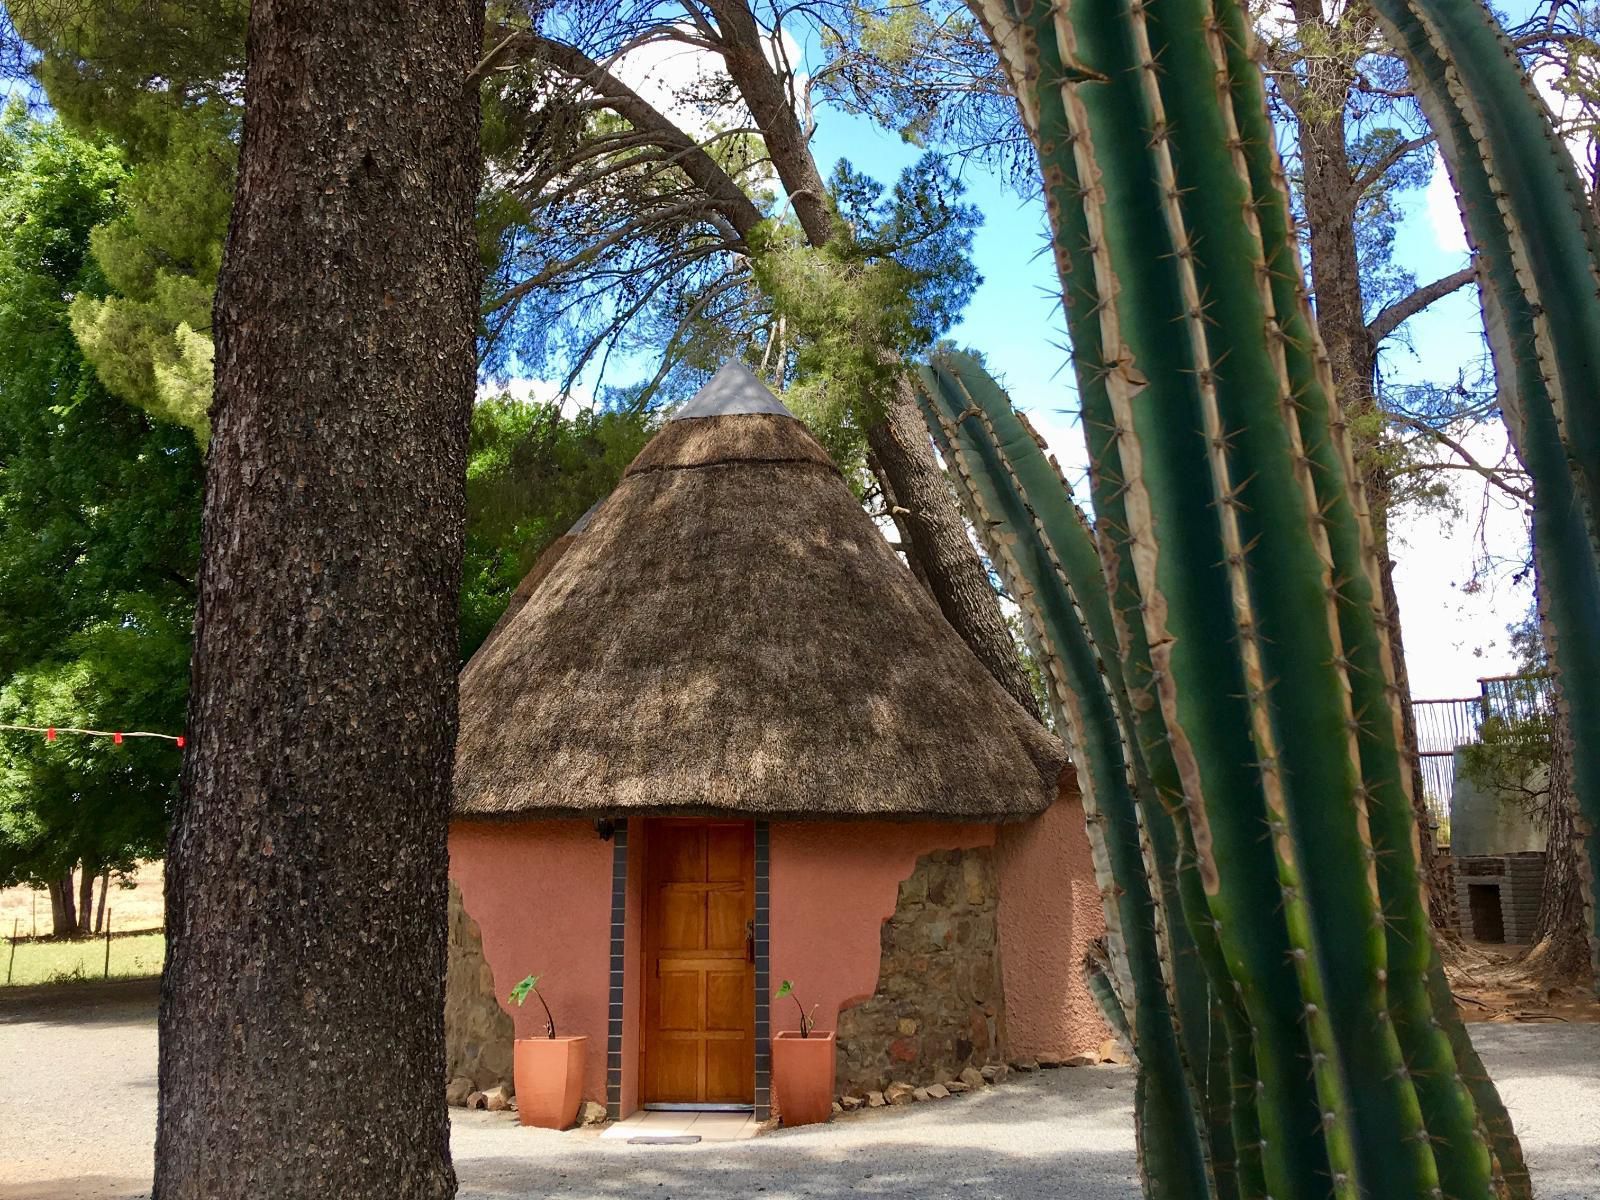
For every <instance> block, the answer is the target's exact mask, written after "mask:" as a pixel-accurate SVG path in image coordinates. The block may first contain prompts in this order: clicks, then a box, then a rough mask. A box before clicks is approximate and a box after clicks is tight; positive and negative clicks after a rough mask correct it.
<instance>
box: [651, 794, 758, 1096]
mask: <svg viewBox="0 0 1600 1200" xmlns="http://www.w3.org/2000/svg"><path fill="white" fill-rule="evenodd" d="M754 915H755V827H754V825H753V824H751V823H749V822H729V821H717V822H713V821H680V820H659V821H651V822H649V823H648V824H647V825H646V827H645V912H644V927H645V946H644V950H645V964H644V965H645V1029H644V1071H643V1080H644V1099H645V1102H646V1103H650V1102H664V1103H703V1104H717V1103H742V1104H748V1103H749V1102H750V1101H751V1099H752V1098H753V1092H752V1089H753V1087H754V1083H755V1078H754V1077H755V967H754V964H753V963H751V962H750V961H749V960H748V957H747V953H748V946H749V942H748V931H749V929H750V927H751V921H752V920H753V918H754Z"/></svg>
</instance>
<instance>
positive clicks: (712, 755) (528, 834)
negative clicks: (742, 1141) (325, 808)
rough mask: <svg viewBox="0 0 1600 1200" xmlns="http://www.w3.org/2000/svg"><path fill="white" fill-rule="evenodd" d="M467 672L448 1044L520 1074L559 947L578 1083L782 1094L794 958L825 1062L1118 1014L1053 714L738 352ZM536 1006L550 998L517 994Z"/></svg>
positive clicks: (654, 1099) (930, 1054)
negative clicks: (530, 982) (533, 984)
mask: <svg viewBox="0 0 1600 1200" xmlns="http://www.w3.org/2000/svg"><path fill="white" fill-rule="evenodd" d="M530 581H531V582H529V583H528V584H526V585H525V586H524V587H523V588H520V589H519V592H518V597H517V603H516V605H515V606H514V608H513V609H512V610H510V611H508V613H507V616H506V618H505V619H504V620H503V621H502V622H501V623H500V625H498V626H496V629H495V631H494V633H493V634H492V635H491V637H490V638H489V640H488V641H487V642H485V644H484V646H483V647H482V649H481V650H479V652H478V653H477V654H476V655H475V656H474V657H473V659H472V661H471V662H470V663H469V664H468V665H467V667H466V669H465V670H464V671H463V673H462V676H461V685H460V686H461V732H460V738H459V741H458V743H457V749H456V769H455V804H454V819H453V821H452V826H451V834H450V861H451V866H450V873H451V883H452V886H451V902H452V909H453V911H452V923H451V961H450V974H449V987H448V991H449V1000H448V1007H447V1032H448V1043H449V1044H448V1051H449V1059H450V1062H449V1071H450V1075H451V1077H452V1079H453V1080H454V1084H453V1088H454V1090H455V1091H456V1092H457V1093H459V1092H461V1091H462V1090H464V1089H465V1087H466V1086H467V1085H468V1084H470V1085H471V1086H473V1087H478V1088H482V1087H488V1086H492V1085H493V1084H495V1083H505V1082H508V1080H509V1074H510V1038H511V1036H512V1031H513V1027H514V1028H515V1031H516V1033H517V1035H518V1036H531V1035H533V1034H535V1033H536V1032H537V1031H538V1028H539V1027H542V1016H536V1014H535V1013H534V1012H532V1011H523V1010H519V1009H510V1008H508V1007H506V1006H505V1005H504V1003H503V1001H504V999H505V996H506V994H507V992H508V991H509V990H510V988H511V986H512V984H514V983H515V982H516V981H517V980H519V979H521V978H522V977H523V976H524V975H527V974H530V973H534V974H539V975H541V976H542V982H541V985H540V986H541V991H542V992H543V994H544V995H545V997H546V998H547V999H548V1001H549V1003H550V1006H551V1008H552V1010H553V1011H554V1014H555V1018H556V1021H557V1024H558V1028H559V1031H560V1032H562V1033H583V1034H587V1035H588V1037H589V1039H590V1041H589V1046H590V1053H589V1072H588V1079H587V1081H586V1084H585V1096H586V1098H587V1099H589V1100H593V1101H596V1102H598V1103H601V1104H604V1105H605V1106H606V1107H607V1110H608V1112H609V1114H610V1115H611V1116H613V1117H618V1116H625V1115H627V1114H629V1113H631V1112H632V1111H634V1110H635V1109H637V1108H639V1107H641V1106H649V1105H653V1104H660V1105H672V1106H682V1105H706V1106H713V1107H717V1108H726V1107H728V1106H745V1107H749V1108H750V1109H752V1110H753V1111H754V1112H755V1113H756V1114H757V1116H758V1117H763V1118H764V1117H765V1116H766V1110H767V1106H768V1060H769V1052H768V1047H769V1043H770V1038H771V1036H772V1035H773V1034H774V1033H775V1032H777V1031H778V1030H780V1029H785V1028H792V1027H793V1023H794V1022H793V1017H794V1016H795V1012H794V1008H793V1002H792V1001H788V1000H785V1001H783V1002H782V1004H783V1006H787V1007H783V1006H779V1005H777V1004H775V1003H774V1002H773V1000H772V995H773V992H774V991H775V990H776V988H777V986H778V984H779V982H780V981H782V980H792V981H793V984H794V989H795V992H796V994H797V995H798V996H799V997H800V998H801V999H802V1000H803V1001H804V1003H805V1004H806V1006H807V1007H808V1008H809V1007H810V1006H812V1005H815V1006H816V1018H817V1022H818V1027H819V1028H821V1029H833V1030H836V1031H837V1034H838V1051H837V1053H838V1067H839V1073H838V1078H839V1085H840V1089H841V1091H842V1092H843V1093H844V1094H847V1095H862V1094H864V1093H866V1092H868V1091H870V1090H881V1089H883V1088H884V1087H885V1086H887V1085H888V1084H890V1083H891V1082H896V1081H899V1082H905V1083H910V1084H913V1085H923V1084H931V1083H936V1082H943V1081H945V1080H949V1079H952V1078H955V1077H957V1076H959V1075H960V1073H961V1072H962V1071H963V1070H964V1069H966V1068H969V1067H975V1068H981V1067H982V1066H983V1065H985V1064H987V1063H990V1062H998V1061H1002V1060H1004V1059H1005V1058H1006V1057H1008V1056H1009V1057H1011V1058H1021V1057H1032V1058H1039V1059H1041V1060H1044V1061H1049V1060H1050V1059H1052V1058H1053V1059H1056V1060H1058V1061H1059V1060H1062V1059H1065V1058H1066V1057H1068V1056H1070V1055H1072V1054H1074V1053H1078V1052H1081V1051H1083V1050H1085V1049H1087V1048H1091V1047H1093V1046H1095V1045H1096V1044H1098V1042H1099V1040H1100V1038H1101V1037H1102V1036H1103V1031H1102V1027H1101V1025H1100V1023H1099V1019H1098V1017H1097V1016H1096V1015H1095V1013H1094V1010H1093V1006H1092V1003H1091V1002H1090V1001H1089V999H1088V997H1087V995H1086V993H1085V991H1084V988H1083V985H1082V983H1081V980H1080V972H1079V964H1080V962H1081V960H1082V955H1083V951H1084V948H1085V947H1086V946H1087V945H1088V943H1089V942H1090V941H1091V940H1092V939H1093V938H1094V937H1096V936H1097V935H1098V934H1099V933H1100V932H1101V928H1102V926H1101V917H1100V906H1099V898H1098V895H1097V894H1096V892H1095V888H1094V884H1093V881H1092V871H1091V866H1090V859H1089V849H1088V844H1087V840H1086V837H1085V834H1084V827H1083V813H1082V808H1081V805H1080V802H1079V799H1078V796H1077V792H1076V789H1075V786H1074V783H1073V775H1072V771H1071V768H1070V767H1069V766H1068V765H1067V761H1066V756H1065V753H1064V751H1063V749H1062V747H1061V744H1060V743H1059V742H1057V741H1056V740H1055V738H1053V737H1052V736H1051V735H1050V734H1049V733H1048V732H1046V731H1045V730H1044V729H1043V728H1042V727H1040V726H1039V725H1038V724H1037V723H1036V722H1035V721H1034V720H1033V719H1032V718H1031V717H1029V715H1028V714H1027V713H1026V712H1024V711H1023V709H1022V708H1021V707H1020V706H1019V705H1018V704H1017V703H1016V702H1015V701H1014V700H1013V699H1012V698H1011V697H1010V696H1009V695H1007V694H1006V692H1005V691H1004V690H1003V689H1002V688H1001V687H1000V686H999V685H998V684H997V683H996V682H995V681H994V680H993V679H992V678H991V677H990V676H989V675H988V673H987V672H986V671H985V669H984V668H983V666H982V665H981V664H980V663H979V661H978V660H977V658H976V657H974V655H973V654H972V653H971V651H970V650H968V648H967V646H966V645H965V643H964V642H962V640H961V639H960V638H959V637H958V636H957V635H956V633H955V632H954V631H953V630H952V629H951V628H950V626H949V625H948V624H947V623H946V622H945V620H944V619H943V617H942V616H941V615H940V613H939V611H938V608H937V607H936V606H935V604H934V603H933V601H932V599H931V598H930V597H929V596H928V595H927V593H926V592H925V591H924V589H923V588H922V586H921V585H920V584H919V583H918V582H917V580H916V579H915V577H914V576H913V575H912V573H911V572H910V571H909V570H907V568H906V567H905V565H904V564H903V563H902V562H901V560H900V559H899V557H898V556H897V555H896V554H895V552H894V551H893V550H892V549H891V548H890V546H889V544H888V543H887V542H886V541H885V539H884V538H883V536H882V534H881V533H880V532H879V530H878V529H877V527H876V526H875V525H874V524H873V523H872V521H871V520H870V519H869V518H868V517H867V516H866V514H865V513H864V512H863V511H862V509H861V507H860V505H859V504H858V502H857V501H856V498H855V497H854V495H852V493H851V491H850V489H849V488H848V487H847V486H846V484H845V481H844V479H843V477H842V476H841V475H840V473H839V471H838V469H837V468H836V467H835V466H834V464H833V462H832V461H831V460H830V459H829V457H828V455H827V453H826V452H825V451H824V450H823V449H822V447H821V446H820V445H819V444H818V443H817V442H816V440H815V439H814V438H812V436H811V435H810V434H809V433H808V432H807V430H806V429H805V427H804V426H803V425H802V424H801V423H800V422H799V421H798V420H796V419H795V418H794V416H793V415H791V414H790V413H789V412H788V410H787V409H785V408H784V406H783V405H782V404H781V403H780V402H779V401H778V400H777V399H776V398H775V397H774V396H773V395H772V394H771V393H770V392H769V391H768V390H767V389H766V387H765V386H764V385H763V384H762V383H761V382H760V381H759V380H758V379H757V378H756V377H755V376H754V375H752V374H751V373H750V372H749V371H748V370H746V369H745V368H744V367H743V366H741V365H739V364H737V363H730V364H728V365H726V366H724V367H723V368H722V369H721V370H720V371H719V372H718V373H717V374H716V375H715V376H714V377H713V378H712V380H711V381H710V382H709V383H708V384H707V385H706V387H705V388H704V389H703V390H702V391H701V392H700V393H699V394H698V395H696V396H695V397H694V399H693V400H691V401H690V402H689V403H688V404H686V405H685V406H683V407H682V408H681V409H680V410H679V411H678V412H677V413H676V414H675V415H674V417H673V418H672V419H671V420H670V421H668V422H666V424H665V425H664V427H663V428H662V430H661V432H660V433H659V434H658V435H657V436H656V437H655V438H654V439H653V440H652V441H651V442H650V443H649V444H648V445H647V446H646V447H645V448H644V450H643V451H641V452H640V454H639V456H638V458H636V459H635V460H634V462H633V464H632V465H631V466H630V467H629V468H628V470H627V472H626V474H625V475H624V477H623V479H622V481H621V483H620V484H619V485H618V486H617V488H616V490H615V491H614V492H613V493H612V494H611V495H610V496H609V497H607V498H606V499H605V500H604V501H603V502H602V503H600V504H599V505H597V506H596V507H595V509H594V510H592V511H591V512H590V513H589V514H587V515H586V517H585V519H584V520H583V521H582V522H580V525H579V527H575V528H574V530H573V531H571V532H569V534H568V535H567V536H566V537H564V538H562V539H561V540H560V542H558V543H557V544H556V545H555V546H553V547H552V548H551V550H550V551H548V552H547V553H546V554H545V556H543V558H541V560H540V562H539V563H538V564H537V566H536V567H535V569H534V571H533V573H532V574H531V575H530ZM530 1007H536V1006H530Z"/></svg>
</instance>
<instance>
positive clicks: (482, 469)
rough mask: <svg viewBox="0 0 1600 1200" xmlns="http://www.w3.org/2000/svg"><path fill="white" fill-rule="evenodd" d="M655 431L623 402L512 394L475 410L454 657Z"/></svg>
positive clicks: (482, 633) (473, 642)
mask: <svg viewBox="0 0 1600 1200" xmlns="http://www.w3.org/2000/svg"><path fill="white" fill-rule="evenodd" d="M651 432H652V430H651V428H650V422H649V419H648V417H646V416H645V415H643V414H642V413H638V412H634V411H628V410H605V409H599V410H594V411H590V410H584V409H580V410H579V411H578V412H577V413H576V414H574V415H573V416H571V417H564V416H562V413H561V406H560V405H559V404H541V403H537V402H524V401H519V400H516V399H514V398H512V397H510V396H498V397H495V398H493V399H490V400H485V401H482V402H480V403H479V404H478V406H477V407H476V408H475V409H474V410H473V413H472V440H471V442H470V443H469V445H468V462H467V553H466V579H465V582H464V585H463V587H462V589H461V661H462V662H465V661H466V660H467V659H469V658H471V657H472V653H473V651H475V650H476V649H477V648H478V647H479V646H480V645H481V644H482V643H483V639H484V638H485V637H487V636H488V634H489V630H490V629H492V628H493V627H494V623H495V622H496V621H498V620H499V619H500V614H501V613H502V612H504V611H505V607H506V602H507V601H508V600H509V599H510V597H511V593H512V592H513V591H515V590H516V586H517V584H518V583H519V582H521V580H522V577H523V576H524V575H526V574H527V573H528V571H529V570H531V569H532V567H533V564H534V562H535V560H536V559H538V557H539V555H540V554H542V553H543V552H544V549H545V547H546V546H548V545H549V544H550V543H551V542H553V541H555V540H556V538H558V537H560V536H561V535H562V534H563V533H565V532H566V531H567V530H568V529H570V528H571V527H572V523H573V522H574V521H576V520H577V519H578V518H579V517H581V516H582V515H583V514H584V513H585V512H586V511H587V510H588V509H589V508H590V506H591V505H593V504H594V503H595V502H596V501H598V500H602V499H604V498H605V497H606V496H608V495H610V493H611V489H612V488H614V487H616V486H617V481H618V480H619V479H621V478H622V472H623V471H624V470H626V469H627V466H628V464H629V463H630V462H632V461H633V458H634V455H636V454H638V453H639V451H640V450H641V449H642V448H643V447H644V444H645V442H646V441H648V440H649V438H650V434H651Z"/></svg>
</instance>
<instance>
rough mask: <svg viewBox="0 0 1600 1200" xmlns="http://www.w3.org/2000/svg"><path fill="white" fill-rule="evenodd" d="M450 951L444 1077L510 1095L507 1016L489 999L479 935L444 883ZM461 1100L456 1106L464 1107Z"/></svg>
mask: <svg viewBox="0 0 1600 1200" xmlns="http://www.w3.org/2000/svg"><path fill="white" fill-rule="evenodd" d="M449 919H450V951H449V963H448V966H447V967H446V970H445V988H444V1031H445V1079H446V1080H449V1081H451V1083H452V1085H454V1086H457V1087H459V1083H458V1082H457V1081H460V1080H470V1081H471V1083H472V1090H473V1092H474V1093H476V1092H489V1091H491V1090H493V1089H494V1088H504V1089H505V1094H506V1095H508V1096H509V1095H510V1094H511V1088H512V1073H511V1064H512V1048H511V1047H512V1042H513V1040H514V1038H515V1032H514V1028H513V1026H512V1023H511V1018H510V1016H508V1015H507V1014H506V1012H505V1010H504V1009H502V1008H501V1007H500V1003H499V1000H498V999H497V998H496V996H495V986H494V972H493V971H492V970H490V968H489V963H488V960H486V959H485V958H484V956H483V935H482V934H481V933H480V932H479V929H478V923H477V922H476V921H474V920H473V919H472V917H471V916H470V915H469V914H468V913H467V910H466V906H465V905H463V904H462V902H461V890H460V889H459V888H458V887H456V885H455V881H454V880H452V881H451V883H450V918H449ZM464 1102H465V1096H463V1098H462V1100H461V1101H458V1103H464Z"/></svg>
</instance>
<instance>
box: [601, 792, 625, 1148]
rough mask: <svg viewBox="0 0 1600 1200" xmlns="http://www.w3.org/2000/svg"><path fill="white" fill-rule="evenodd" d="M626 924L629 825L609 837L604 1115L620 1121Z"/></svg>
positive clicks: (619, 824) (621, 827) (619, 826)
mask: <svg viewBox="0 0 1600 1200" xmlns="http://www.w3.org/2000/svg"><path fill="white" fill-rule="evenodd" d="M627 925H628V823H627V822H626V821H618V822H617V824H616V828H615V830H614V831H613V832H612V834H611V978H610V998H609V1000H608V1002H607V1007H606V1116H607V1117H609V1118H610V1119H611V1120H613V1121H620V1120H621V1119H622V978H623V973H624V972H625V971H626V969H627V965H628V959H627V955H626V954H625V953H624V951H623V947H624V946H625V945H626V943H627V933H628V930H627Z"/></svg>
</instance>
